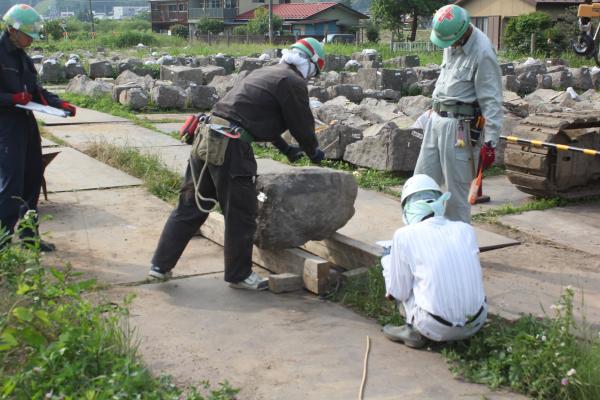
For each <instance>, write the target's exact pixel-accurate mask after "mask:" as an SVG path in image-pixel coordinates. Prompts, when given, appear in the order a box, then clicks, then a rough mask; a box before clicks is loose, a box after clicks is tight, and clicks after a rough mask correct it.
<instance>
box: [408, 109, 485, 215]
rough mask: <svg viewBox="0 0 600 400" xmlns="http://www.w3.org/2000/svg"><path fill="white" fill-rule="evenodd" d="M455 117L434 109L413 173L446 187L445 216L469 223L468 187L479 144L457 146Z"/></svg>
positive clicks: (475, 163)
mask: <svg viewBox="0 0 600 400" xmlns="http://www.w3.org/2000/svg"><path fill="white" fill-rule="evenodd" d="M457 130H458V120H457V119H454V118H444V117H441V116H440V115H438V114H437V113H435V112H432V113H431V118H430V119H429V121H428V122H427V125H426V126H425V132H424V136H423V144H422V145H421V151H420V153H419V158H418V160H417V165H416V167H415V175H416V174H425V175H429V176H430V177H431V178H433V179H434V180H435V181H436V182H437V183H438V184H439V185H440V186H441V185H444V184H445V185H446V188H447V189H448V191H449V192H450V193H452V197H451V198H450V200H448V205H447V207H446V217H447V218H448V219H450V220H452V221H463V222H466V223H467V224H469V223H471V205H470V204H469V199H468V196H469V188H470V186H471V182H472V181H473V178H474V175H475V169H476V167H477V163H478V161H479V150H480V148H481V147H480V145H476V146H474V147H473V148H471V147H469V146H468V144H467V145H466V146H464V147H457V146H456V145H455V143H456V133H457Z"/></svg>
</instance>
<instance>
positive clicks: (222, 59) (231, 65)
mask: <svg viewBox="0 0 600 400" xmlns="http://www.w3.org/2000/svg"><path fill="white" fill-rule="evenodd" d="M210 62H211V64H213V65H216V66H217V67H222V68H223V69H225V74H226V75H229V74H232V73H233V72H234V71H235V58H233V57H229V56H223V55H216V56H213V57H211V61H210Z"/></svg>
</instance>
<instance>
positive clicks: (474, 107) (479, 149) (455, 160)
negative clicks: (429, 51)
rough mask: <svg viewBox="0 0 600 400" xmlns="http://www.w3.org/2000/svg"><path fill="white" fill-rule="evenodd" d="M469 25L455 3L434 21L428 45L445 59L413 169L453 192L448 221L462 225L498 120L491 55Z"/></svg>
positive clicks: (496, 72) (488, 159)
mask: <svg viewBox="0 0 600 400" xmlns="http://www.w3.org/2000/svg"><path fill="white" fill-rule="evenodd" d="M469 21H470V17H469V13H468V12H467V11H466V10H465V9H463V8H461V7H459V6H456V5H447V6H444V7H442V8H440V9H439V10H438V11H437V12H436V13H435V16H434V17H433V30H432V32H431V41H432V42H433V43H434V44H435V45H436V46H439V47H442V48H444V58H443V62H442V66H441V73H440V76H439V78H438V80H437V83H436V85H435V90H434V92H433V96H432V97H433V103H432V109H433V110H432V112H431V118H430V119H429V121H428V122H427V125H426V126H425V131H424V137H423V144H422V146H421V152H420V154H419V158H418V160H417V165H416V167H415V174H427V175H429V176H431V177H432V178H433V179H435V181H436V182H438V183H439V184H442V183H444V182H445V184H446V187H447V188H448V191H449V192H450V193H452V198H451V199H450V200H449V201H448V209H447V214H446V215H447V217H448V218H449V219H451V220H453V221H463V222H466V223H470V221H471V206H470V205H469V202H468V199H467V198H468V194H469V188H470V183H471V181H472V180H473V178H474V176H475V171H476V169H477V167H478V162H479V155H480V154H481V162H482V163H483V167H484V168H487V167H488V166H490V165H491V164H493V162H494V157H495V150H494V149H495V147H496V143H497V142H498V136H499V134H500V129H501V127H502V116H503V115H502V114H503V112H502V79H501V72H500V66H499V65H498V60H497V58H496V52H495V50H494V48H493V45H492V43H491V42H490V40H489V39H488V38H487V36H486V35H485V34H484V33H483V32H481V31H480V30H479V29H477V28H476V27H474V26H473V25H471V24H470V22H469ZM481 116H483V119H482V118H479V119H478V117H481ZM478 122H479V125H477V124H478ZM483 122H484V123H485V125H484V129H483V134H480V133H481V127H482V126H483ZM481 136H483V137H481ZM469 138H472V141H469Z"/></svg>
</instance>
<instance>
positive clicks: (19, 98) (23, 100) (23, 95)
mask: <svg viewBox="0 0 600 400" xmlns="http://www.w3.org/2000/svg"><path fill="white" fill-rule="evenodd" d="M31 99H32V97H31V94H30V93H29V92H20V93H15V94H13V96H12V102H13V104H21V105H25V104H27V103H29V102H30V101H31Z"/></svg>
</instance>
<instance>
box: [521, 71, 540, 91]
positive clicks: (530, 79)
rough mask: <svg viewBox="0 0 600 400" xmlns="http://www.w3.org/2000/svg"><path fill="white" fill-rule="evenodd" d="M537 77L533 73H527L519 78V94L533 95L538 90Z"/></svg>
mask: <svg viewBox="0 0 600 400" xmlns="http://www.w3.org/2000/svg"><path fill="white" fill-rule="evenodd" d="M537 75H538V74H536V73H535V72H533V71H527V72H524V73H522V74H520V75H518V76H517V79H518V81H519V90H518V91H517V93H519V94H526V93H531V92H533V91H535V89H537V85H538V81H537Z"/></svg>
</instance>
